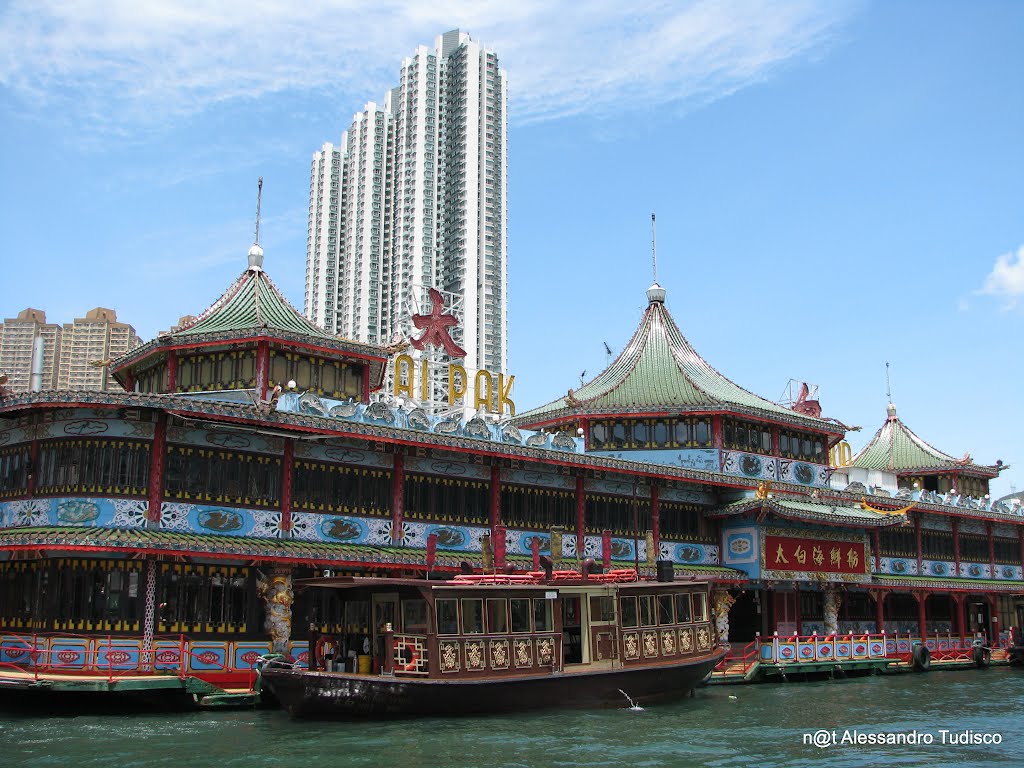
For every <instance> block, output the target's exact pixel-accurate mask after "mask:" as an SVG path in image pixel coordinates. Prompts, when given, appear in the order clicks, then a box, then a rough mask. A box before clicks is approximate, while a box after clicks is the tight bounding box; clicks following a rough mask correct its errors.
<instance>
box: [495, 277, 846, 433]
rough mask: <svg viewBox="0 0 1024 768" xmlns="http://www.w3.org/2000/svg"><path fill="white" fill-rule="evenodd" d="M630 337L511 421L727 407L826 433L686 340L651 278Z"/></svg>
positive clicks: (831, 428)
mask: <svg viewBox="0 0 1024 768" xmlns="http://www.w3.org/2000/svg"><path fill="white" fill-rule="evenodd" d="M647 295H648V298H649V304H648V306H647V311H646V312H644V316H643V318H642V319H641V321H640V326H639V327H638V328H637V330H636V332H635V333H634V334H633V338H632V339H630V341H629V343H628V344H627V345H626V346H625V348H624V349H623V350H622V352H621V353H620V354H619V356H618V358H616V360H615V361H614V362H613V363H612V364H611V365H609V366H608V367H607V368H605V369H604V370H603V371H602V372H601V373H599V374H598V375H597V376H596V377H594V378H593V379H591V380H590V381H589V382H587V383H586V384H584V385H582V386H581V387H580V388H579V389H576V390H572V389H570V390H569V392H568V393H567V394H566V395H564V396H563V397H560V398H558V399H557V400H554V401H552V402H550V403H548V404H546V405H542V406H540V407H538V408H533V409H531V410H529V411H526V412H525V413H523V414H521V415H519V416H516V417H515V419H513V421H514V423H516V424H519V425H523V424H527V425H528V424H540V423H541V422H552V421H555V420H558V419H559V418H562V417H570V416H580V415H598V414H627V413H636V414H641V413H651V412H659V411H674V412H685V411H688V410H689V411H697V412H700V411H708V410H712V411H732V412H735V413H740V414H747V415H750V416H753V417H756V418H761V419H765V420H769V421H775V422H787V423H789V424H793V425H797V426H800V427H803V428H804V429H812V430H815V431H819V432H827V433H830V434H842V433H843V432H844V429H843V428H841V427H840V426H838V425H837V424H836V423H835V422H832V421H829V420H826V419H820V418H815V417H812V416H807V415H805V414H802V413H799V412H797V411H794V410H792V409H790V408H786V407H785V406H782V405H779V404H777V403H773V402H771V401H770V400H766V399H764V398H762V397H759V396H758V395H755V394H754V393H752V392H750V391H748V390H746V389H744V388H743V387H741V386H739V385H738V384H736V383H734V382H732V381H731V380H729V379H728V378H726V377H725V376H723V375H722V374H721V373H719V372H718V371H717V370H715V368H713V367H712V366H711V364H710V363H708V362H707V361H706V360H705V359H704V358H703V357H701V356H700V355H699V354H698V353H697V351H696V350H695V349H694V348H693V347H692V346H691V345H690V342H689V341H687V339H686V337H685V336H683V334H682V332H681V331H680V330H679V327H678V326H677V325H676V323H675V321H674V320H673V319H672V315H671V314H670V313H669V311H668V309H667V308H666V306H665V302H664V297H665V291H664V289H662V288H661V287H660V286H659V285H658V284H657V283H655V284H654V285H652V286H651V288H650V289H649V290H648V292H647Z"/></svg>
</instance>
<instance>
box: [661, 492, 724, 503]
mask: <svg viewBox="0 0 1024 768" xmlns="http://www.w3.org/2000/svg"><path fill="white" fill-rule="evenodd" d="M658 498H659V499H661V500H662V501H675V502H678V503H680V504H704V505H707V506H710V505H712V504H714V503H715V497H714V495H712V494H711V493H708V492H707V491H699V490H696V489H694V488H661V489H659V491H658Z"/></svg>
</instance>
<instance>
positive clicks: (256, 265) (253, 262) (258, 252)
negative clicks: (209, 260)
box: [249, 176, 263, 312]
mask: <svg viewBox="0 0 1024 768" xmlns="http://www.w3.org/2000/svg"><path fill="white" fill-rule="evenodd" d="M262 202H263V177H262V176H260V181H259V188H258V189H257V192H256V240H255V241H254V242H253V244H252V248H250V249H249V269H251V270H253V271H254V272H259V271H260V270H262V269H263V248H262V247H260V204H261V203H262ZM258 295H259V294H258V293H257V296H258ZM256 311H257V312H258V311H259V305H258V304H257V307H256Z"/></svg>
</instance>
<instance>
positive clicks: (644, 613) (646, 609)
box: [640, 595, 654, 627]
mask: <svg viewBox="0 0 1024 768" xmlns="http://www.w3.org/2000/svg"><path fill="white" fill-rule="evenodd" d="M640 625H641V626H643V627H653V626H654V595H640Z"/></svg>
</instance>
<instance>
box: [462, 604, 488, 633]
mask: <svg viewBox="0 0 1024 768" xmlns="http://www.w3.org/2000/svg"><path fill="white" fill-rule="evenodd" d="M483 633H484V601H483V600H480V599H478V598H468V597H464V598H463V599H462V634H464V635H482V634H483Z"/></svg>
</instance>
